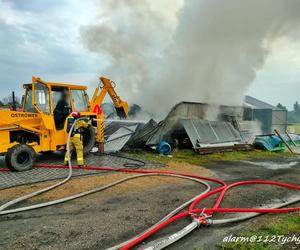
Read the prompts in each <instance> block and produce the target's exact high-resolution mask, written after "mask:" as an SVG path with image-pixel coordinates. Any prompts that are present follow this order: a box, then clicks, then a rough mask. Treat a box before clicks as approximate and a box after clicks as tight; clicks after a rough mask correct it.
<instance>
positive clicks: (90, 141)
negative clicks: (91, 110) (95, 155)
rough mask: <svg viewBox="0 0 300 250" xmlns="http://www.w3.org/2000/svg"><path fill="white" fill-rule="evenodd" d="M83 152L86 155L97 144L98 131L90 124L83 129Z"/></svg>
mask: <svg viewBox="0 0 300 250" xmlns="http://www.w3.org/2000/svg"><path fill="white" fill-rule="evenodd" d="M82 137H83V153H84V154H85V155H87V154H89V153H90V152H91V150H92V148H93V147H94V146H95V142H96V133H95V129H94V127H93V126H91V125H90V126H88V127H87V128H85V129H84V130H83V133H82Z"/></svg>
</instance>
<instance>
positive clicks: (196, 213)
mask: <svg viewBox="0 0 300 250" xmlns="http://www.w3.org/2000/svg"><path fill="white" fill-rule="evenodd" d="M249 184H265V185H274V186H280V187H285V188H289V189H294V190H299V191H300V186H296V185H290V184H286V183H281V182H273V181H261V180H258V181H243V182H236V183H233V184H230V185H225V186H223V187H221V188H217V189H215V190H212V191H210V192H209V193H207V194H204V195H203V196H201V197H199V198H198V199H196V200H195V201H194V202H193V203H192V204H191V205H190V207H189V210H188V211H185V212H182V213H179V214H177V215H175V216H173V217H172V218H170V219H169V220H167V221H164V222H162V223H161V224H159V225H157V226H156V227H155V228H153V229H152V230H149V231H147V232H146V233H145V234H142V235H141V236H140V237H139V238H137V239H135V240H133V241H131V242H129V243H128V244H127V245H125V246H124V247H122V248H121V250H126V249H131V248H133V247H134V246H136V245H137V244H139V243H141V242H142V241H143V240H145V239H146V238H148V237H150V236H151V235H153V234H154V233H156V232H158V231H160V230H161V229H163V228H165V227H166V226H168V225H169V224H171V223H173V222H174V221H177V220H179V219H182V218H184V217H187V216H191V217H192V218H193V219H195V220H199V222H200V223H201V224H202V225H207V224H208V221H207V217H211V216H212V214H213V213H253V212H255V213H283V212H294V211H300V207H294V208H282V209H275V208H219V205H220V204H221V202H222V200H223V198H224V196H225V194H226V192H227V191H228V190H229V189H230V188H233V187H236V186H241V185H249ZM220 192H221V194H220V195H219V197H218V199H217V201H216V203H215V205H214V206H213V208H205V209H195V206H196V205H197V204H198V203H199V202H201V201H203V200H204V199H206V198H208V197H210V196H212V195H214V194H216V193H220ZM204 212H205V214H204Z"/></svg>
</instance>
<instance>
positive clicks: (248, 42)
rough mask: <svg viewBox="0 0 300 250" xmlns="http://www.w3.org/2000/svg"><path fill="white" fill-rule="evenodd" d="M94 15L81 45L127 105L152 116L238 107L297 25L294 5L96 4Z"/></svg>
mask: <svg viewBox="0 0 300 250" xmlns="http://www.w3.org/2000/svg"><path fill="white" fill-rule="evenodd" d="M98 12H99V18H98V20H97V22H96V23H94V24H91V25H89V26H85V27H82V29H81V36H82V39H83V42H84V44H85V45H86V47H87V48H88V49H89V50H90V51H92V52H95V53H98V54H99V56H100V57H101V58H102V59H103V60H104V61H105V64H106V68H105V69H102V70H101V72H103V73H105V74H106V75H108V76H109V77H111V78H112V79H114V80H116V82H118V83H120V84H119V89H120V88H121V89H120V90H121V92H122V95H124V98H126V99H128V100H129V101H130V102H135V103H138V104H140V105H142V106H144V107H145V108H146V109H147V110H149V111H152V112H157V111H167V110H168V109H169V108H170V107H171V106H172V105H174V104H175V103H178V102H180V101H195V102H207V103H214V104H224V105H240V104H241V103H242V100H243V96H244V94H245V92H246V91H247V89H248V87H249V86H250V85H251V83H252V82H253V81H254V80H255V77H256V72H257V71H258V70H259V69H261V68H262V67H263V65H264V62H265V61H266V58H267V56H268V54H269V53H270V48H271V45H272V43H273V42H274V41H275V40H277V39H278V38H281V37H288V38H289V39H293V36H294V34H296V32H298V31H299V24H300V15H299V13H300V1H299V0H244V1H241V0H224V1H220V0H185V1H183V2H182V1H180V0H161V1H151V0H143V1H140V0H127V1H120V0H101V1H99V8H98ZM283 49H284V48H283ZM266 84H268V83H266Z"/></svg>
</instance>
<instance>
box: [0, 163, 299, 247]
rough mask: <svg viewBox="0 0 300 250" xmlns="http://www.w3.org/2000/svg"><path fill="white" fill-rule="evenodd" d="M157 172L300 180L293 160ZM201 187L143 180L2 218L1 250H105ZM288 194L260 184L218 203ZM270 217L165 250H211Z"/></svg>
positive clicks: (79, 185)
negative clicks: (244, 229) (230, 236)
mask: <svg viewBox="0 0 300 250" xmlns="http://www.w3.org/2000/svg"><path fill="white" fill-rule="evenodd" d="M162 170H168V171H177V172H188V173H195V174H199V175H203V176H213V177H215V178H219V179H222V180H224V181H227V182H228V183H231V182H235V181H240V180H249V179H265V180H276V181H283V182H288V183H293V184H298V185H299V182H300V181H299V176H300V163H299V159H298V158H293V159H273V160H270V159H268V160H257V161H251V162H218V163H212V164H210V165H208V166H206V167H200V166H194V165H189V164H180V165H179V164H170V165H169V166H168V167H165V168H163V169H162ZM124 176H125V174H116V173H112V174H108V175H105V176H95V177H84V178H81V179H74V180H72V181H71V182H70V183H68V184H66V185H65V186H64V187H61V188H60V189H57V190H55V191H52V192H50V193H48V194H45V195H42V196H41V197H38V198H36V199H33V200H31V201H28V202H26V203H25V204H32V203H36V202H40V201H47V200H50V199H54V198H58V197H63V196H66V195H69V194H72V193H76V192H79V191H83V190H88V189H90V188H92V187H95V186H98V185H103V184H105V183H108V182H111V181H113V180H115V179H119V178H122V177H124ZM48 184H50V183H43V184H35V185H34V186H32V187H18V188H14V189H9V190H3V191H1V197H0V200H1V203H3V202H4V201H7V200H9V199H11V198H13V197H15V196H16V195H17V196H18V195H20V194H23V193H28V192H30V191H33V190H36V189H38V188H40V187H42V186H45V185H48ZM202 190H203V187H202V186H200V185H199V184H196V183H193V182H190V181H186V180H177V179H174V178H169V177H166V178H163V177H149V178H141V179H138V180H134V181H132V182H130V183H129V182H128V183H124V184H121V185H120V186H118V187H114V188H112V189H110V190H107V191H104V192H101V193H97V194H93V195H90V196H88V197H85V198H82V199H78V200H75V201H71V202H68V203H65V204H62V205H57V206H53V207H48V208H44V209H40V210H36V211H30V212H24V213H19V214H14V215H9V216H2V217H0V230H1V235H0V249H65V248H68V249H105V248H107V247H110V246H113V245H115V244H117V243H119V242H122V241H123V240H126V239H128V237H131V236H135V235H136V234H138V233H139V232H141V231H142V230H144V229H146V228H148V227H149V226H151V225H152V224H154V223H155V222H157V221H158V220H159V219H160V218H161V217H162V216H163V215H165V214H167V213H168V212H169V211H171V210H173V209H174V208H175V207H176V206H178V205H180V204H182V203H183V202H184V201H186V200H188V199H190V198H191V197H193V196H195V195H196V194H198V193H200V192H201V191H202ZM242 191H245V192H242ZM292 195H296V192H291V191H287V190H284V189H280V188H271V187H267V186H261V185H260V186H255V188H253V187H251V188H250V187H241V188H238V189H236V190H232V192H230V193H229V194H228V196H227V197H226V199H225V200H224V202H223V204H222V206H223V207H228V206H238V207H251V206H259V205H264V204H268V203H274V202H278V198H280V197H284V198H283V199H286V198H287V197H289V196H292ZM297 195H298V194H297ZM276 198H277V200H276ZM212 202H213V201H212V200H210V201H207V202H206V203H205V204H202V205H203V206H210V205H211V204H212ZM219 216H220V215H218V217H219ZM267 216H270V215H264V216H262V217H260V218H256V219H254V220H251V222H250V221H249V222H243V223H238V224H232V225H227V226H212V227H209V228H201V229H199V230H196V231H194V232H193V233H192V234H190V235H189V236H188V237H186V238H184V239H183V240H181V241H179V242H178V243H176V244H174V245H173V246H171V247H170V248H169V249H193V247H199V248H200V249H214V248H215V246H216V244H218V243H220V242H221V240H222V239H223V237H224V236H227V235H229V234H231V233H234V232H237V231H239V230H241V229H243V228H245V227H247V226H249V225H250V223H251V225H253V223H254V224H255V223H259V221H260V220H262V219H263V218H266V217H267ZM272 216H274V215H272ZM272 216H270V218H272ZM187 223H188V220H183V221H180V222H178V223H175V224H174V225H172V226H170V227H168V228H167V229H165V230H163V231H162V232H160V233H158V234H156V235H155V237H153V238H151V239H150V240H153V239H156V238H159V237H161V236H163V235H167V234H169V233H171V232H176V231H178V230H180V229H181V228H182V227H183V226H185V225H186V224H187Z"/></svg>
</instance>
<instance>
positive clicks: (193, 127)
mask: <svg viewBox="0 0 300 250" xmlns="http://www.w3.org/2000/svg"><path fill="white" fill-rule="evenodd" d="M181 123H182V124H183V127H184V129H185V130H186V132H187V134H188V136H189V138H190V140H191V143H192V144H193V146H194V147H199V146H201V144H203V145H206V144H220V143H227V142H240V141H241V136H240V134H239V132H238V131H237V130H236V129H235V128H234V127H233V126H232V125H231V124H230V123H229V122H222V121H205V120H196V119H184V120H181Z"/></svg>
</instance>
